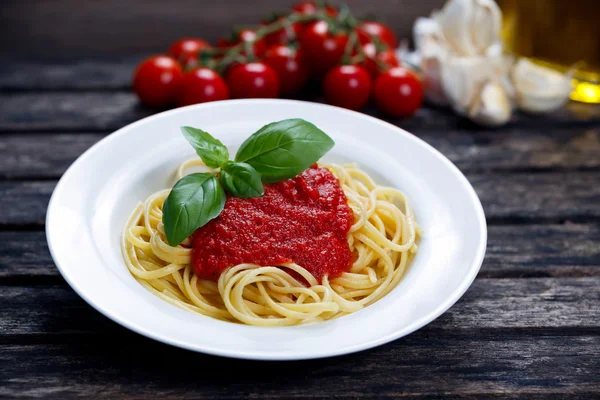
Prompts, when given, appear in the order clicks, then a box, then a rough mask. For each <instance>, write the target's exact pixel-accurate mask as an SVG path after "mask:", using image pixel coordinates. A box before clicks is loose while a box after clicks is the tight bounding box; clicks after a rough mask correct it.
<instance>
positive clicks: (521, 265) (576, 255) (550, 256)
mask: <svg viewBox="0 0 600 400" xmlns="http://www.w3.org/2000/svg"><path fill="white" fill-rule="evenodd" d="M0 243H2V247H1V248H0V284H1V283H2V282H5V283H6V282H9V283H15V282H16V283H23V282H25V283H27V284H36V283H45V282H48V280H46V279H44V278H52V279H51V280H49V281H50V282H54V283H56V282H62V280H61V279H60V278H59V276H60V275H59V273H58V270H57V269H56V266H55V265H54V262H53V261H52V258H51V257H50V253H49V251H48V246H47V244H46V235H45V233H44V232H19V231H5V232H0ZM598 243H600V225H596V224H592V225H579V224H565V225H506V226H490V227H489V228H488V247H487V252H486V257H485V260H484V262H483V266H482V267H481V271H480V272H479V275H478V278H525V277H527V278H531V277H585V276H600V245H598Z"/></svg>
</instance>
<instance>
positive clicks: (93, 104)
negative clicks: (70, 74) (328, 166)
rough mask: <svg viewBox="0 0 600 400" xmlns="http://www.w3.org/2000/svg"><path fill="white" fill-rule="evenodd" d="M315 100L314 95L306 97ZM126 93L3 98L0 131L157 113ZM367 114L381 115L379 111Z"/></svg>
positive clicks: (92, 125) (75, 126) (73, 127)
mask: <svg viewBox="0 0 600 400" xmlns="http://www.w3.org/2000/svg"><path fill="white" fill-rule="evenodd" d="M307 96H309V97H310V100H316V99H315V98H314V95H312V94H309V95H307ZM155 112H156V110H150V109H148V108H145V107H143V106H141V105H140V104H139V103H138V100H137V98H136V97H135V95H134V94H133V93H131V92H129V91H125V92H67V93H64V92H24V93H12V94H8V95H6V94H4V95H0V115H1V116H2V118H0V131H32V130H38V131H47V130H51V131H60V130H63V131H86V130H92V131H100V130H104V131H110V130H116V129H119V128H121V127H123V126H124V125H126V124H128V123H131V122H134V121H137V120H138V119H140V118H143V117H146V116H149V115H151V114H153V113H155ZM365 112H366V113H368V114H371V115H378V112H377V110H375V109H367V110H365ZM395 123H398V125H399V126H401V127H403V128H406V129H413V128H417V129H421V130H425V129H451V128H452V127H456V126H458V127H460V126H463V125H464V121H462V120H461V118H459V117H458V116H456V115H454V114H452V113H451V112H450V111H449V110H444V109H433V108H421V109H420V110H419V111H418V112H417V114H416V115H415V116H414V117H412V118H410V119H407V120H402V121H395Z"/></svg>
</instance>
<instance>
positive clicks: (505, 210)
mask: <svg viewBox="0 0 600 400" xmlns="http://www.w3.org/2000/svg"><path fill="white" fill-rule="evenodd" d="M467 178H468V179H469V180H470V182H471V183H472V184H473V186H474V187H475V190H476V191H477V193H478V195H479V197H480V199H481V201H482V203H483V208H484V210H485V213H486V217H487V218H488V221H490V222H492V223H496V222H502V221H500V220H501V219H505V220H506V221H507V222H511V221H513V222H522V221H529V220H536V219H543V220H548V221H550V222H562V221H565V220H571V221H577V222H589V221H595V220H597V219H599V218H600V185H598V182H600V172H595V171H592V172H590V171H586V172H582V171H571V172H556V173H547V172H544V173H516V174H513V173H510V174H479V173H476V174H467ZM55 184H56V183H55V182H53V181H48V182H46V181H41V182H38V181H32V182H20V181H15V182H11V181H8V182H0V209H3V210H7V211H6V212H4V213H0V225H35V224H42V223H43V221H44V219H45V216H46V208H47V205H48V200H49V199H50V195H51V194H52V190H53V189H54V186H55Z"/></svg>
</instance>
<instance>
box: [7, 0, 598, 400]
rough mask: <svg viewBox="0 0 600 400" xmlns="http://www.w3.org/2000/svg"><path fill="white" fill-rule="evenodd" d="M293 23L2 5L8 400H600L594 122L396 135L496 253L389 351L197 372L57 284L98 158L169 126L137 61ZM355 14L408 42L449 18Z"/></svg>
mask: <svg viewBox="0 0 600 400" xmlns="http://www.w3.org/2000/svg"><path fill="white" fill-rule="evenodd" d="M290 3H291V1H275V0H260V1H247V2H246V1H242V0H228V1H221V2H211V3H209V2H204V1H192V0H189V1H174V2H172V1H169V2H167V1H159V0H152V1H143V2H142V1H137V2H131V1H115V0H105V1H75V0H58V1H44V0H23V1H16V0H8V1H7V0H5V1H3V2H2V3H1V4H0V18H1V19H0V211H1V212H0V397H1V398H16V397H32V398H33V397H37V398H61V399H62V398H69V397H77V396H81V397H83V396H87V397H90V398H94V399H95V398H101V397H104V398H117V397H123V396H129V397H136V398H173V399H180V398H239V397H252V398H281V399H287V398H290V397H299V398H332V397H337V398H391V397H419V396H423V397H430V398H431V397H435V398H472V399H479V398H501V397H510V398H538V399H548V398H567V397H568V398H582V399H591V398H600V107H598V106H585V105H578V104H571V105H570V106H569V107H567V108H566V109H564V110H562V111H560V112H557V113H555V114H553V115H551V116H548V117H532V116H526V115H521V114H518V115H516V116H515V118H514V120H513V121H512V122H511V123H510V124H509V125H507V126H506V127H503V128H500V129H495V130H486V129H481V128H478V127H475V126H473V125H472V124H470V123H468V122H466V121H464V120H462V119H461V118H458V117H456V116H455V115H453V114H452V113H450V112H449V111H447V110H442V109H435V108H431V107H425V108H423V109H421V110H420V111H419V112H418V114H417V115H416V116H415V117H414V118H412V119H409V120H391V121H390V122H392V123H394V124H396V125H398V126H401V127H403V128H406V129H408V130H410V131H411V132H413V133H414V134H415V135H417V136H419V137H421V138H422V139H424V140H425V141H427V142H429V143H431V144H432V145H433V146H435V147H436V148H438V149H439V150H440V151H442V152H443V153H444V154H445V155H446V156H448V157H449V158H450V159H451V160H452V161H453V162H454V163H456V164H457V165H458V166H459V167H460V168H461V170H463V171H464V172H465V174H466V175H467V177H468V178H469V180H470V181H471V182H472V184H473V186H474V187H475V189H476V190H477V192H478V194H479V196H480V198H481V200H482V202H483V205H484V208H485V211H486V216H487V219H488V229H489V243H488V249H487V255H486V259H485V261H484V264H483V267H482V269H481V272H480V274H479V275H478V277H477V279H476V280H475V282H474V283H473V286H472V287H471V288H470V289H469V291H468V292H467V293H466V294H465V296H464V297H463V298H462V299H461V300H460V301H459V302H458V303H457V304H456V305H455V306H454V307H452V308H451V309H450V310H449V311H448V312H446V313H445V314H444V315H443V316H441V317H440V318H438V319H437V320H436V321H434V322H433V323H431V324H430V325H428V326H426V327H425V328H423V329H421V330H419V331H418V332H416V333H413V334H412V335H409V336H408V337H405V338H402V339H399V340H397V341H395V342H393V343H390V344H387V345H384V346H381V347H378V348H376V349H372V350H368V351H364V352H361V353H358V354H354V355H348V356H343V357H337V358H331V359H325V360H314V361H302V362H284V363H269V362H251V361H238V360H230V359H224V358H217V357H210V356H205V355H202V354H195V353H192V352H188V351H184V350H180V349H176V348H173V347H169V346H167V345H163V344H160V343H157V342H154V341H152V340H149V339H146V338H144V337H142V336H140V335H137V334H134V333H131V332H129V331H127V330H126V329H124V328H122V327H120V326H119V325H117V324H116V323H113V322H112V321H110V320H108V319H107V318H105V317H103V316H102V315H100V314H99V313H98V312H96V311H94V310H93V309H92V308H91V307H90V306H88V305H87V304H86V303H85V302H84V301H83V300H81V299H80V298H79V297H78V296H77V295H76V294H75V293H74V292H73V290H71V289H70V288H69V286H68V285H67V284H66V283H65V282H64V280H63V279H62V278H61V277H60V275H59V274H58V271H57V269H56V267H55V266H54V263H53V262H52V259H51V257H50V254H49V252H48V249H47V246H46V239H45V235H44V217H45V212H46V207H47V203H48V199H49V197H50V195H51V193H52V190H53V188H54V186H55V184H56V182H57V180H58V179H59V178H60V176H61V175H62V173H63V172H64V171H65V169H66V168H67V167H68V166H69V165H70V164H71V163H72V162H73V161H74V160H75V158H77V157H78V156H79V155H80V154H81V153H82V152H83V151H85V150H86V149H87V148H88V147H89V146H91V145H92V144H94V143H95V142H97V141H98V140H100V139H101V138H103V137H105V136H106V135H108V134H110V133H111V132H112V131H114V130H115V129H118V128H120V127H122V126H124V125H125V124H128V123H130V122H132V121H135V120H137V119H139V118H142V117H144V116H147V115H150V114H151V113H153V111H152V110H148V109H145V108H143V107H140V106H139V105H138V103H137V101H136V99H135V97H134V96H133V95H132V94H131V93H130V91H129V82H130V77H131V73H132V70H133V68H134V66H135V63H136V61H137V60H139V59H140V57H143V56H144V55H148V54H151V53H158V52H161V51H163V50H164V49H165V48H166V47H167V45H168V44H169V43H170V42H171V41H172V40H174V39H176V38H178V37H180V36H183V35H199V36H203V37H206V38H208V39H210V40H214V39H215V38H217V37H218V36H220V35H222V34H224V33H225V32H226V31H227V30H228V29H229V27H230V26H231V25H233V24H244V23H252V22H254V21H256V20H258V19H259V18H260V17H261V16H263V15H265V14H268V13H269V12H270V11H271V10H272V9H278V8H285V7H286V6H288V5H289V4H290ZM349 3H350V5H351V6H352V8H353V9H354V10H355V11H358V13H369V12H373V13H376V14H378V15H379V16H381V17H382V19H383V20H384V21H386V22H388V23H390V24H393V25H394V26H395V28H396V30H397V32H398V34H400V35H401V36H407V35H409V34H410V26H411V22H412V21H413V20H414V18H415V17H416V16H418V15H425V14H428V13H429V12H430V10H431V9H432V8H433V7H434V6H435V7H437V6H439V5H440V4H441V3H442V2H441V1H437V0H421V1H418V0H414V1H411V0H404V1H402V0H395V1H384V0H375V1H370V2H368V1H358V0H355V1H350V2H349ZM302 97H303V98H305V99H309V100H316V101H319V100H320V99H319V97H318V95H315V94H314V93H306V94H305V95H303V96H302ZM365 112H367V113H369V114H372V115H376V116H377V115H378V114H377V111H376V110H374V109H372V108H369V109H367V110H365ZM81 267H82V268H85V260H82V265H81ZM198 334H199V335H201V334H202V333H201V332H199V333H198Z"/></svg>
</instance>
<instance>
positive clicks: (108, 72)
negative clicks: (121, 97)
mask: <svg viewBox="0 0 600 400" xmlns="http://www.w3.org/2000/svg"><path fill="white" fill-rule="evenodd" d="M148 55H149V54H142V55H138V56H131V55H128V56H124V57H112V58H108V59H107V58H97V57H96V58H93V59H88V58H78V59H73V58H70V59H62V60H53V61H39V60H38V61H33V60H28V59H19V58H15V57H0V90H7V91H27V90H32V91H39V90H124V89H129V88H130V86H131V79H132V76H133V72H134V70H135V67H136V65H137V64H138V63H139V62H140V61H142V60H143V59H144V58H145V57H147V56H148Z"/></svg>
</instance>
